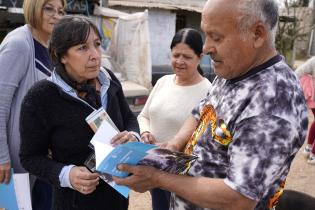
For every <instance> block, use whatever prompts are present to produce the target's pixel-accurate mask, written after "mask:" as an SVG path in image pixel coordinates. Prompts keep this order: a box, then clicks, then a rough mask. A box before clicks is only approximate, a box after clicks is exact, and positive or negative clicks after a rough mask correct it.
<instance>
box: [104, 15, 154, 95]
mask: <svg viewBox="0 0 315 210" xmlns="http://www.w3.org/2000/svg"><path fill="white" fill-rule="evenodd" d="M107 54H108V55H109V56H110V59H109V60H110V62H111V64H112V66H113V67H114V70H115V71H117V72H120V73H122V74H123V75H124V76H125V77H126V78H127V80H130V81H132V82H135V83H137V84H140V85H142V86H144V87H146V88H148V89H150V88H151V77H152V76H151V75H152V70H151V68H152V67H151V53H150V39H149V26H148V11H147V10H146V11H144V12H139V13H134V14H130V15H126V16H121V17H120V18H118V19H117V21H116V25H115V31H114V33H113V37H112V39H111V41H110V45H109V49H108V52H107Z"/></svg>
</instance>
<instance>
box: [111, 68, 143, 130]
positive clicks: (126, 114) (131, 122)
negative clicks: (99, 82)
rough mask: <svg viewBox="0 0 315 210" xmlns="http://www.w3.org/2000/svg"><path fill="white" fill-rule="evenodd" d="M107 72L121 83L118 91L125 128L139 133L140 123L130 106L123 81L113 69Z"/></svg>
mask: <svg viewBox="0 0 315 210" xmlns="http://www.w3.org/2000/svg"><path fill="white" fill-rule="evenodd" d="M107 72H108V73H109V74H110V76H111V78H112V80H113V81H115V82H116V83H118V84H119V91H118V92H117V98H118V101H119V105H120V112H121V114H122V116H123V124H124V127H125V130H127V131H133V132H136V133H139V124H138V121H137V118H136V116H135V115H134V114H133V113H132V111H131V110H130V108H129V105H128V103H127V101H126V97H125V95H124V92H123V89H122V86H121V83H120V82H119V80H118V79H117V77H116V76H115V75H114V74H113V73H112V72H111V71H109V70H107Z"/></svg>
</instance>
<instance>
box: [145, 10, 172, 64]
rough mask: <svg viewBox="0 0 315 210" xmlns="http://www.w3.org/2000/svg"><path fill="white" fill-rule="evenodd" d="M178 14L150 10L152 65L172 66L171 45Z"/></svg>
mask: <svg viewBox="0 0 315 210" xmlns="http://www.w3.org/2000/svg"><path fill="white" fill-rule="evenodd" d="M175 21H176V13H171V12H170V11H168V10H157V9H156V10H149V29H150V39H151V55H152V65H170V62H171V59H170V57H171V56H170V55H171V49H170V44H171V41H172V38H173V36H174V34H175V24H176V22H175Z"/></svg>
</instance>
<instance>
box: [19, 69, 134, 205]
mask: <svg viewBox="0 0 315 210" xmlns="http://www.w3.org/2000/svg"><path fill="white" fill-rule="evenodd" d="M109 73H110V75H111V78H112V79H111V82H110V86H109V89H108V106H107V112H108V114H109V115H110V117H111V119H112V120H113V122H114V123H115V124H116V126H117V128H118V129H119V130H120V131H122V130H128V131H135V132H139V126H138V123H137V120H136V117H135V116H134V115H133V113H132V112H131V110H130V109H129V106H128V104H127V102H126V100H125V97H124V95H123V91H122V88H121V85H120V83H119V81H118V80H117V78H116V77H115V76H114V74H113V73H111V72H109ZM92 111H93V110H92V108H91V107H90V106H88V105H87V104H85V103H83V102H82V101H80V100H79V99H77V98H73V97H72V96H70V95H68V94H66V93H65V92H64V91H63V90H61V88H60V87H59V86H57V85H56V84H54V83H52V82H50V81H47V80H42V81H40V82H38V83H36V84H35V85H34V86H33V87H32V88H31V89H30V90H29V92H28V93H27V95H26V96H25V98H24V101H23V103H22V108H21V116H20V132H21V149H20V159H21V163H22V165H23V167H24V168H25V169H26V170H27V171H29V172H30V173H31V174H34V175H35V176H37V177H39V178H41V179H44V180H46V181H48V182H49V183H51V184H52V185H53V188H54V191H53V209H108V210H122V209H127V208H128V200H127V199H125V198H124V197H122V196H121V195H120V194H119V193H118V192H116V191H115V190H114V189H113V188H112V187H110V186H109V185H107V184H106V183H105V182H102V181H101V182H100V184H99V185H98V186H97V188H96V190H95V191H94V192H93V193H92V194H89V195H83V194H81V193H80V192H77V191H75V190H72V189H70V188H62V187H60V182H59V174H60V172H61V169H62V168H63V167H64V166H65V165H70V164H74V165H77V166H83V164H84V161H85V160H86V159H87V157H88V155H89V154H90V152H91V151H90V149H89V147H88V144H89V142H90V140H91V139H92V137H93V134H94V133H93V131H92V129H91V128H90V127H89V126H88V124H87V123H86V121H85V118H86V117H87V116H88V115H89V114H90V113H91V112H92ZM49 149H50V150H51V153H52V158H51V159H50V158H48V157H47V155H48V150H49Z"/></svg>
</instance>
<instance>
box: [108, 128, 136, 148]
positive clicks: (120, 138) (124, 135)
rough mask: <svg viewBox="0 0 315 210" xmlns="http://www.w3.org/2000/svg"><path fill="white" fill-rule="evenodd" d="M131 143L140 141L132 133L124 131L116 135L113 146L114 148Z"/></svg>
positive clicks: (112, 141) (112, 142)
mask: <svg viewBox="0 0 315 210" xmlns="http://www.w3.org/2000/svg"><path fill="white" fill-rule="evenodd" d="M131 141H138V139H137V138H136V137H135V135H134V134H133V133H132V132H129V131H123V132H120V133H118V134H117V135H115V136H114V137H113V138H112V140H111V142H110V143H111V144H112V145H113V146H117V145H119V144H124V143H127V142H131Z"/></svg>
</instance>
